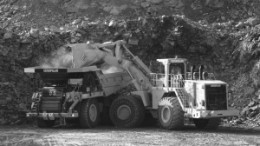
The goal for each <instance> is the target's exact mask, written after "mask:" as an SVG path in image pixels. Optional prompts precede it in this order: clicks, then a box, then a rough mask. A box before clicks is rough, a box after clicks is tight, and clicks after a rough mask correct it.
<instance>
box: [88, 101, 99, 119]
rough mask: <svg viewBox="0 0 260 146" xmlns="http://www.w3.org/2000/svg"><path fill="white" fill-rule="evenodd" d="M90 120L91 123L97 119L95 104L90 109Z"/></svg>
mask: <svg viewBox="0 0 260 146" xmlns="http://www.w3.org/2000/svg"><path fill="white" fill-rule="evenodd" d="M89 118H90V120H91V121H95V120H96V119H97V107H96V106H95V105H94V104H91V105H90V107H89Z"/></svg>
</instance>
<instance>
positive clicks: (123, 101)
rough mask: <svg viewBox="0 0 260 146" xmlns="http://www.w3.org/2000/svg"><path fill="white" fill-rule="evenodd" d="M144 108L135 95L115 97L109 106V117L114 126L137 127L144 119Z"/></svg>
mask: <svg viewBox="0 0 260 146" xmlns="http://www.w3.org/2000/svg"><path fill="white" fill-rule="evenodd" d="M144 115H145V109H144V106H143V104H142V102H141V101H140V100H139V99H138V97H136V96H131V95H130V96H124V97H119V98H117V99H115V100H114V101H113V103H112V105H111V107H110V119H111V121H112V123H113V124H114V125H115V126H116V127H123V128H130V127H137V126H139V125H140V124H142V122H143V120H144Z"/></svg>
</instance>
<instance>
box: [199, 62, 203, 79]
mask: <svg viewBox="0 0 260 146" xmlns="http://www.w3.org/2000/svg"><path fill="white" fill-rule="evenodd" d="M203 70H204V66H203V65H201V66H200V68H199V80H202V73H203Z"/></svg>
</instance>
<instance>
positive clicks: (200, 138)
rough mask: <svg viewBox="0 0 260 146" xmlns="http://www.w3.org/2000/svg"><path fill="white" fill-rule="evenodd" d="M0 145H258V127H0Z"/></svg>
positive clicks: (259, 140) (259, 138)
mask: <svg viewBox="0 0 260 146" xmlns="http://www.w3.org/2000/svg"><path fill="white" fill-rule="evenodd" d="M0 133H1V134H0V143H1V144H0V145H1V146H2V145H3V146H5V145H6V146H20V145H21V146H56V145H61V146H67V145H69V146H81V145H109V146H119V145H126V146H132V145H138V146H139V145H147V146H148V145H149V146H150V145H176V146H182V145H196V146H197V145H206V146H212V145H258V146H260V129H254V130H252V129H251V130H248V129H235V128H226V127H221V128H220V129H219V130H217V131H201V130H197V129H195V128H194V127H192V126H188V127H186V128H185V129H184V130H182V131H168V130H162V129H159V128H156V127H149V128H138V129H115V128H114V127H100V128H96V129H77V128H54V129H39V128H36V127H30V126H23V127H20V126H19V127H0Z"/></svg>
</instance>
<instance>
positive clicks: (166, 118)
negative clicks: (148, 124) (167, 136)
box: [161, 106, 171, 123]
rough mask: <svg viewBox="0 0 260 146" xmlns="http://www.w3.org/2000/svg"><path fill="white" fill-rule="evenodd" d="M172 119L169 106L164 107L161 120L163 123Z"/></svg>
mask: <svg viewBox="0 0 260 146" xmlns="http://www.w3.org/2000/svg"><path fill="white" fill-rule="evenodd" d="M170 118H171V110H170V108H169V107H168V106H166V107H163V108H162V110H161V119H162V121H163V122H165V123H166V122H168V121H169V120H170Z"/></svg>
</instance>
